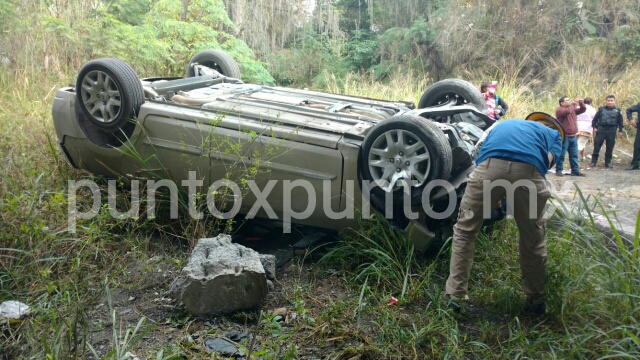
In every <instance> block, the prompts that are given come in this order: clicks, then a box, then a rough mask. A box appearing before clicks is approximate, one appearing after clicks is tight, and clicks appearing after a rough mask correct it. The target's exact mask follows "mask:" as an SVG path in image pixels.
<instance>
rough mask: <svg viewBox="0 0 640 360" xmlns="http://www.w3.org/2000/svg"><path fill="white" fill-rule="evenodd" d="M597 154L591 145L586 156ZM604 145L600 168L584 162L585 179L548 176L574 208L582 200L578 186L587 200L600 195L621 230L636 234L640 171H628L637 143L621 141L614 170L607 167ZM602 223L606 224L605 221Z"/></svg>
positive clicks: (588, 160) (559, 193)
mask: <svg viewBox="0 0 640 360" xmlns="http://www.w3.org/2000/svg"><path fill="white" fill-rule="evenodd" d="M592 152H593V145H592V144H588V145H587V151H586V154H589V155H590V154H591V153H592ZM604 152H605V150H604V146H603V148H602V149H601V151H600V159H599V161H598V164H596V167H594V168H590V167H589V164H590V162H591V159H590V158H587V159H586V161H585V162H580V171H584V173H585V174H586V176H585V177H576V176H568V175H565V176H561V177H560V176H556V175H555V174H554V173H551V172H550V173H548V174H547V180H549V182H550V183H551V185H552V187H553V188H554V190H555V192H556V194H557V195H558V196H560V197H561V198H563V200H564V201H565V202H566V203H568V204H571V205H574V206H576V205H578V204H579V203H580V198H579V196H578V195H577V192H576V185H577V187H578V188H580V190H581V191H582V193H583V195H584V196H585V197H589V196H590V195H591V196H598V197H599V198H600V200H602V203H603V205H606V207H607V213H608V214H609V215H615V217H616V218H617V219H618V221H619V223H618V224H617V225H618V228H619V229H623V230H624V231H625V232H631V233H633V230H634V228H635V224H636V220H637V217H638V211H640V171H628V170H627V168H628V167H629V164H630V162H631V158H632V157H633V143H631V142H629V141H618V142H617V143H616V146H615V148H614V150H613V154H614V158H613V160H612V164H613V166H614V167H613V169H607V168H605V167H604ZM564 166H565V171H566V172H568V170H569V169H570V167H569V164H568V159H567V161H565V165H564ZM593 211H594V213H598V214H601V213H602V210H601V209H600V208H599V207H596V208H595V209H594V210H593ZM601 221H606V220H604V219H602V218H601Z"/></svg>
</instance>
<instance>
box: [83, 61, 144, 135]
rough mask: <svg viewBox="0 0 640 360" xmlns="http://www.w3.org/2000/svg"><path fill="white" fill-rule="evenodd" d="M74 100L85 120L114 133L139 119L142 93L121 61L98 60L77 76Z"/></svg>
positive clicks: (135, 78) (126, 66)
mask: <svg viewBox="0 0 640 360" xmlns="http://www.w3.org/2000/svg"><path fill="white" fill-rule="evenodd" d="M76 96H77V100H78V102H79V105H80V109H81V110H82V112H83V113H84V114H85V115H86V117H87V119H89V121H91V122H92V123H94V124H95V125H96V126H97V127H98V128H99V129H100V130H104V131H108V132H113V131H115V130H117V129H119V128H123V127H125V125H127V123H128V122H129V121H130V120H132V119H134V118H135V117H136V116H137V115H138V111H139V110H140V106H142V103H144V90H143V89H142V84H141V83H140V79H139V78H138V75H137V74H136V72H135V71H134V70H133V69H132V68H131V66H129V65H128V64H127V63H125V62H124V61H122V60H118V59H109V58H106V59H97V60H92V61H89V62H88V63H86V64H85V65H84V66H83V67H82V68H81V69H80V72H79V73H78V78H77V80H76Z"/></svg>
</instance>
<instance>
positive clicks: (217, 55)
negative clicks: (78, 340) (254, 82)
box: [186, 50, 240, 79]
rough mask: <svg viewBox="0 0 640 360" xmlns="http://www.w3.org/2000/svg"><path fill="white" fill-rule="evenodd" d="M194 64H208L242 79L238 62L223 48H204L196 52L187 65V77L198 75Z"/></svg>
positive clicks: (223, 73)
mask: <svg viewBox="0 0 640 360" xmlns="http://www.w3.org/2000/svg"><path fill="white" fill-rule="evenodd" d="M194 64H198V65H203V66H206V67H208V68H211V69H213V70H216V71H217V72H219V73H221V74H222V75H224V76H227V77H230V78H234V79H240V67H239V66H238V63H237V62H236V61H235V60H234V59H233V57H231V55H229V54H227V53H226V52H224V51H222V50H204V51H200V52H199V53H197V54H195V55H194V56H193V57H192V58H191V61H189V65H187V76H186V77H188V78H189V77H194V76H196V73H195V69H194V68H193V65H194Z"/></svg>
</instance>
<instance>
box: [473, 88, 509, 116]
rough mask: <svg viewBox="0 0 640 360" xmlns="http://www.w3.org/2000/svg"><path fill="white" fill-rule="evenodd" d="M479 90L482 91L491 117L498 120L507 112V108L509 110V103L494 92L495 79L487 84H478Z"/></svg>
mask: <svg viewBox="0 0 640 360" xmlns="http://www.w3.org/2000/svg"><path fill="white" fill-rule="evenodd" d="M480 92H481V93H482V97H483V98H484V100H485V102H486V104H487V110H489V116H490V117H491V118H492V119H495V120H500V118H501V117H502V116H503V115H504V114H506V113H507V110H509V105H507V103H506V102H505V101H504V99H503V98H501V97H500V96H498V94H496V83H495V81H494V82H493V83H491V84H489V83H488V82H483V83H482V84H481V85H480Z"/></svg>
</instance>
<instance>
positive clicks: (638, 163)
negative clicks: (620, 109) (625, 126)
mask: <svg viewBox="0 0 640 360" xmlns="http://www.w3.org/2000/svg"><path fill="white" fill-rule="evenodd" d="M634 112H635V113H638V118H639V119H640V103H638V104H636V105H635V106H632V107H630V108H628V109H627V120H629V124H631V126H633V127H634V128H636V140H635V141H634V142H633V159H632V160H631V166H629V168H628V169H627V170H640V136H638V130H640V129H638V122H637V121H636V120H633V113H634Z"/></svg>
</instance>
